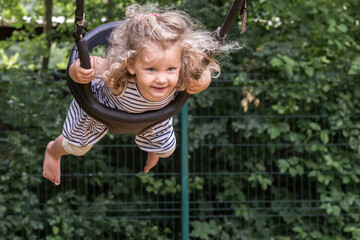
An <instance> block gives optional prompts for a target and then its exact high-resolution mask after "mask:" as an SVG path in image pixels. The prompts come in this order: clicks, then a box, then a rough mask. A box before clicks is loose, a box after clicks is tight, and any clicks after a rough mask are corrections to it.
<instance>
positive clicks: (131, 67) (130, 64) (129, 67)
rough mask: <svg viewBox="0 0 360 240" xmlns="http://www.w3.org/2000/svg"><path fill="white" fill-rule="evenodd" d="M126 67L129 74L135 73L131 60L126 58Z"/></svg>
mask: <svg viewBox="0 0 360 240" xmlns="http://www.w3.org/2000/svg"><path fill="white" fill-rule="evenodd" d="M126 68H127V70H128V71H129V73H130V74H131V75H134V74H135V70H134V62H133V61H132V60H128V61H127V64H126Z"/></svg>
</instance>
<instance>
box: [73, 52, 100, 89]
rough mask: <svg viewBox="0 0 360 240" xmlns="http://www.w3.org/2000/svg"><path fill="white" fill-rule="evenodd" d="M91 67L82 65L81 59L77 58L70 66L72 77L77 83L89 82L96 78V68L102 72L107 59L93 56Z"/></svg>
mask: <svg viewBox="0 0 360 240" xmlns="http://www.w3.org/2000/svg"><path fill="white" fill-rule="evenodd" d="M90 62H91V69H85V68H82V67H81V66H80V60H79V59H77V60H76V61H75V62H74V63H73V64H71V66H70V68H69V74H70V77H71V78H72V79H73V80H74V81H75V82H77V83H82V84H85V83H89V82H91V80H93V78H94V72H95V69H96V71H97V72H102V71H104V70H105V68H106V62H105V59H103V58H101V57H96V56H91V57H90Z"/></svg>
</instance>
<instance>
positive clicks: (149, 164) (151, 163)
mask: <svg viewBox="0 0 360 240" xmlns="http://www.w3.org/2000/svg"><path fill="white" fill-rule="evenodd" d="M158 161H159V156H158V155H156V154H155V153H150V152H149V153H148V159H147V161H146V165H145V168H144V172H149V171H150V169H152V168H153V167H155V165H156V164H157V163H158Z"/></svg>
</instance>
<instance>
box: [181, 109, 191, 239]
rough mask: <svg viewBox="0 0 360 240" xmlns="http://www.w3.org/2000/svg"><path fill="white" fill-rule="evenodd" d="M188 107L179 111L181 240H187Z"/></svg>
mask: <svg viewBox="0 0 360 240" xmlns="http://www.w3.org/2000/svg"><path fill="white" fill-rule="evenodd" d="M188 155H189V148H188V105H187V103H186V104H185V105H184V106H183V107H182V109H181V239H182V240H189V224H190V223H189V159H188Z"/></svg>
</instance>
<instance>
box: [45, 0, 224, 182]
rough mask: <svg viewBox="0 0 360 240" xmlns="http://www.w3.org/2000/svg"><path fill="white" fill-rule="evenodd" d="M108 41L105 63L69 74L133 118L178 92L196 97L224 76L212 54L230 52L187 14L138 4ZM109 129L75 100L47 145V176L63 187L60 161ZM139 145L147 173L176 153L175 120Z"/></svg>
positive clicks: (77, 66) (153, 130)
mask: <svg viewBox="0 0 360 240" xmlns="http://www.w3.org/2000/svg"><path fill="white" fill-rule="evenodd" d="M109 42H110V44H109V45H110V47H109V48H108V50H107V54H106V57H105V58H100V57H91V66H92V69H83V68H81V67H80V62H79V60H77V61H76V62H75V63H73V64H72V65H71V67H70V69H69V74H70V76H71V78H72V79H73V80H74V81H76V82H78V83H89V82H91V84H92V91H93V93H94V96H95V98H96V99H97V100H98V101H99V102H101V103H103V104H105V105H107V106H109V107H112V108H115V109H120V110H123V111H127V112H130V113H141V112H145V111H150V110H158V109H161V108H163V107H164V106H166V105H167V104H169V103H170V102H171V101H172V99H173V97H174V94H175V93H176V91H183V90H185V91H187V92H188V93H189V94H195V93H198V92H201V91H203V90H205V89H206V88H207V87H208V86H209V84H210V82H211V77H212V73H213V72H217V73H220V69H219V66H218V64H216V63H215V62H214V59H213V58H211V57H209V56H208V55H210V54H209V53H215V52H222V51H224V50H228V49H229V48H231V46H230V45H225V44H220V43H218V42H217V41H216V40H215V38H214V36H213V35H212V34H211V33H210V32H208V31H205V30H202V29H201V28H200V27H199V25H198V24H196V23H195V22H194V21H192V20H191V19H190V17H189V16H188V15H187V14H185V13H184V12H180V11H162V12H159V13H154V10H153V9H151V10H150V11H149V9H148V10H146V9H143V8H141V7H140V6H139V5H132V6H130V7H128V8H127V11H126V19H125V22H124V23H123V24H121V25H120V26H118V27H117V28H115V29H114V30H113V32H112V34H111V36H110V39H109ZM94 77H96V79H94ZM107 130H108V129H107V127H106V126H105V125H104V124H102V123H101V122H99V121H97V120H95V119H93V118H92V117H90V116H89V115H88V114H86V112H84V111H83V110H82V109H81V108H80V107H79V105H78V103H77V102H76V101H75V100H74V101H73V102H72V103H71V105H70V108H69V111H68V115H67V118H66V120H65V123H64V126H63V130H62V134H61V135H60V136H59V137H57V138H56V139H55V140H54V141H51V142H49V143H48V145H47V148H46V152H45V157H44V162H43V176H44V177H45V178H47V179H49V180H50V181H51V182H53V183H54V184H55V185H59V184H60V159H61V156H63V155H67V154H72V155H76V156H81V155H84V154H85V153H86V152H88V151H89V150H90V149H91V147H92V146H93V145H94V144H95V143H97V142H98V141H99V140H100V139H101V138H102V137H103V136H104V135H105V134H106V132H107ZM135 142H136V144H137V145H138V146H139V148H140V149H142V150H144V151H146V152H148V158H147V161H146V166H145V169H144V171H145V172H148V171H149V170H150V169H151V168H152V167H154V166H155V165H156V164H157V162H158V160H159V157H168V156H170V155H171V154H172V153H173V152H174V150H175V145H176V140H175V135H174V130H173V126H172V118H170V119H168V120H166V121H163V122H162V123H160V124H157V125H156V126H154V127H152V128H151V129H149V130H147V131H145V132H143V133H141V134H139V135H137V136H136V137H135Z"/></svg>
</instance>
